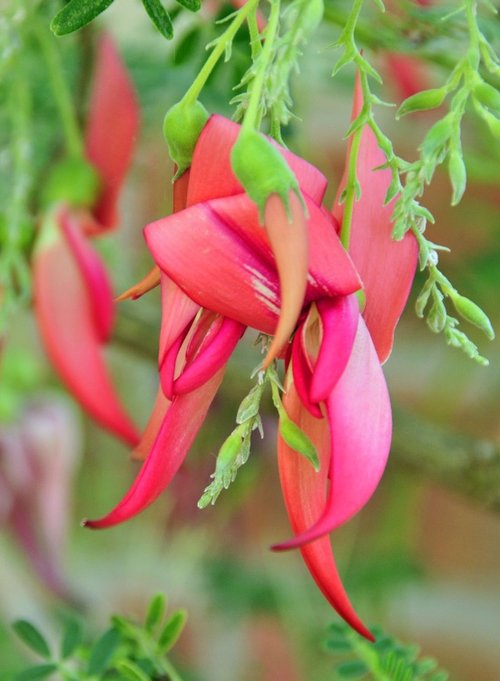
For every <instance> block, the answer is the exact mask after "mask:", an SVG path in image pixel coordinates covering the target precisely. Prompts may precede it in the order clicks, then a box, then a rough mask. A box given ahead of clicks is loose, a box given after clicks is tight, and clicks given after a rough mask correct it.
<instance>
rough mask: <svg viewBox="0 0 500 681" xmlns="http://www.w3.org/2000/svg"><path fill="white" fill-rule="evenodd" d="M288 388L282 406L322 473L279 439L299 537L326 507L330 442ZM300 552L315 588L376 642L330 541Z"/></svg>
mask: <svg viewBox="0 0 500 681" xmlns="http://www.w3.org/2000/svg"><path fill="white" fill-rule="evenodd" d="M286 387H287V392H286V394H285V396H284V400H283V403H284V405H285V408H286V410H287V412H288V415H289V416H290V418H291V419H292V420H293V421H294V422H295V423H296V424H297V425H298V426H300V428H302V430H304V431H305V432H306V433H307V435H308V436H309V437H310V439H311V440H312V441H313V442H314V444H315V445H316V448H317V450H318V453H319V456H320V460H321V469H320V471H319V472H318V473H317V472H316V471H315V470H314V469H313V467H312V466H311V464H310V463H309V461H307V460H306V459H305V458H304V457H303V456H302V455H301V454H298V453H297V452H295V451H294V450H293V449H290V447H288V445H287V444H286V443H285V442H284V441H283V440H282V438H281V437H278V464H279V472H280V481H281V488H282V491H283V497H284V500H285V505H286V508H287V512H288V516H289V518H290V523H291V525H292V529H293V531H294V532H296V533H298V534H300V533H302V532H304V530H306V529H307V528H308V527H310V526H311V524H312V523H313V522H314V521H315V520H316V518H317V517H318V516H319V514H320V513H321V511H322V509H323V507H324V505H325V496H326V488H327V471H328V461H329V457H330V441H329V431H328V422H327V420H326V419H322V420H318V419H315V418H314V417H313V416H312V415H311V414H309V412H307V411H306V409H305V408H304V406H303V405H302V404H301V402H300V400H299V399H298V396H297V393H296V391H295V386H294V385H293V383H292V382H291V381H289V383H288V384H287V386H286ZM300 551H301V553H302V557H303V559H304V561H305V563H306V565H307V567H308V569H309V571H310V573H311V575H312V577H313V579H314V580H315V582H316V584H317V585H318V586H319V588H320V590H321V591H322V593H323V595H324V596H325V598H326V599H327V600H328V601H329V603H330V604H331V605H332V606H333V607H334V608H335V610H336V611H337V612H338V614H339V615H340V616H341V617H343V618H344V619H345V620H346V622H348V623H349V624H350V625H351V626H352V627H353V628H354V629H355V630H356V631H358V632H359V633H360V634H361V635H362V636H365V637H366V638H368V639H369V640H373V636H372V635H371V633H370V632H369V631H368V629H367V628H366V627H365V626H364V625H363V623H362V622H361V620H360V619H359V617H358V615H357V614H356V612H355V611H354V609H353V607H352V605H351V603H350V602H349V599H348V596H347V594H346V592H345V589H344V587H343V585H342V582H341V580H340V576H339V574H338V571H337V566H336V565H335V560H334V557H333V553H332V547H331V544H330V539H329V537H323V538H321V539H319V540H317V541H315V542H313V543H311V544H308V545H307V546H303V547H301V549H300Z"/></svg>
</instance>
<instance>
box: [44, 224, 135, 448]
mask: <svg viewBox="0 0 500 681" xmlns="http://www.w3.org/2000/svg"><path fill="white" fill-rule="evenodd" d="M55 220H57V218H52V217H50V218H47V219H46V222H45V224H44V227H43V232H42V235H41V239H40V242H39V244H38V247H37V250H36V251H35V254H34V258H33V283H34V292H35V300H34V303H35V313H36V317H37V321H38V326H39V329H40V334H41V336H42V339H43V342H44V345H45V348H46V351H47V354H48V355H49V358H50V360H51V362H52V364H53V366H54V368H55V369H56V370H57V372H58V374H59V376H60V377H61V379H62V380H63V381H64V383H65V384H66V386H67V387H68V389H69V390H70V391H71V392H72V393H73V395H74V396H75V397H76V399H77V400H78V401H79V402H80V404H81V405H82V406H83V407H84V408H85V409H86V410H87V411H88V412H89V414H90V415H91V416H92V417H93V418H94V419H96V421H98V422H99V423H100V424H101V425H102V426H104V427H105V428H107V429H109V430H110V431H111V432H113V433H114V434H115V435H117V436H118V437H121V438H122V439H124V440H125V441H127V442H128V443H130V444H132V445H135V444H136V443H137V442H138V440H139V437H138V434H137V432H136V430H135V427H134V426H133V424H132V423H131V421H130V420H129V418H128V416H127V414H126V413H125V411H124V409H123V407H122V406H121V404H120V403H119V401H118V398H117V397H116V394H115V390H114V388H113V385H112V382H111V379H110V377H109V375H108V372H107V369H106V364H105V361H104V357H103V354H102V349H101V339H100V337H99V335H98V333H97V330H96V325H95V320H94V310H93V306H92V303H91V301H90V298H89V291H88V288H87V285H86V283H85V282H84V281H83V278H82V273H81V270H80V267H79V266H78V264H77V262H76V260H75V258H74V255H73V252H72V251H71V249H70V247H69V244H68V242H67V241H66V240H65V239H64V237H63V235H62V233H61V230H60V224H59V223H57V222H55Z"/></svg>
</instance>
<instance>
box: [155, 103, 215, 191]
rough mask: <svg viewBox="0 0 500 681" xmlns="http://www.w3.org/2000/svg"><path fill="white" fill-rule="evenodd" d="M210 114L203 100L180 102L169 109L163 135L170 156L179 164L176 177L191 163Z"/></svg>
mask: <svg viewBox="0 0 500 681" xmlns="http://www.w3.org/2000/svg"><path fill="white" fill-rule="evenodd" d="M209 117H210V115H209V113H208V111H207V110H206V109H205V107H204V106H203V104H201V102H199V101H196V102H195V103H194V104H190V103H186V102H182V101H181V102H178V103H177V104H174V106H173V107H172V108H171V109H169V110H168V111H167V114H166V116H165V119H164V121H163V136H164V137H165V140H166V142H167V145H168V153H169V154H170V158H171V159H172V161H173V162H174V163H175V164H176V166H177V172H176V173H175V177H174V179H177V178H179V177H180V176H181V175H182V174H183V173H184V172H185V171H186V170H187V169H188V168H189V166H190V165H191V160H192V158H193V152H194V148H195V146H196V142H197V141H198V137H199V136H200V134H201V131H202V130H203V128H204V127H205V124H206V122H207V121H208V119H209Z"/></svg>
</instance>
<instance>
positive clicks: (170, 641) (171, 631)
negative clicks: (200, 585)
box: [158, 610, 187, 655]
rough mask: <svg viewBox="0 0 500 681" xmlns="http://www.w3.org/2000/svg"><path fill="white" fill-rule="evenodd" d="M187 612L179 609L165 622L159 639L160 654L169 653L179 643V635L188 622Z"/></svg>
mask: <svg viewBox="0 0 500 681" xmlns="http://www.w3.org/2000/svg"><path fill="white" fill-rule="evenodd" d="M186 619H187V612H186V611H185V610H178V611H177V612H174V614H173V615H172V617H171V618H170V619H169V620H168V622H167V623H166V624H165V626H164V628H163V631H162V632H161V634H160V637H159V639H158V651H159V652H160V654H162V655H163V654H165V653H167V652H168V651H169V650H170V649H171V648H173V646H174V645H175V644H176V643H177V640H178V638H179V636H180V635H181V633H182V630H183V629H184V625H185V624H186Z"/></svg>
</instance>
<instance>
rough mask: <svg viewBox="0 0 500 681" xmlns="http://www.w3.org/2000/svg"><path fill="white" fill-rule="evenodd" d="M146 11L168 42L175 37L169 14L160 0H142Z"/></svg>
mask: <svg viewBox="0 0 500 681" xmlns="http://www.w3.org/2000/svg"><path fill="white" fill-rule="evenodd" d="M142 4H143V5H144V9H145V10H146V12H147V13H148V14H149V18H150V19H151V21H152V22H153V24H154V25H155V26H156V28H157V29H158V30H159V31H160V33H161V34H162V36H164V37H165V38H166V39H167V40H172V38H173V37H174V26H173V24H172V19H171V18H170V15H169V13H168V12H167V10H166V9H165V8H164V7H163V5H162V4H161V2H160V0H142Z"/></svg>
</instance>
